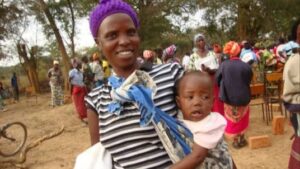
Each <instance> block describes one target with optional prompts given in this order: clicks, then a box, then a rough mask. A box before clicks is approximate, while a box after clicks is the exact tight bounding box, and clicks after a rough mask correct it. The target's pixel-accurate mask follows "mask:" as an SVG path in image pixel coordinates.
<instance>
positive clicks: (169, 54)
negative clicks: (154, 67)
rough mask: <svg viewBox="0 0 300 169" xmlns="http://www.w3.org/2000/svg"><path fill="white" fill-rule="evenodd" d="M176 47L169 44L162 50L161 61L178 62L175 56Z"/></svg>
mask: <svg viewBox="0 0 300 169" xmlns="http://www.w3.org/2000/svg"><path fill="white" fill-rule="evenodd" d="M176 51H177V47H176V46H175V45H171V46H169V47H167V48H166V49H165V50H163V53H162V60H163V63H179V60H178V59H177V58H176Z"/></svg>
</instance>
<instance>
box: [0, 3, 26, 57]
mask: <svg viewBox="0 0 300 169" xmlns="http://www.w3.org/2000/svg"><path fill="white" fill-rule="evenodd" d="M23 18H24V11H22V9H21V7H20V4H19V3H18V2H17V1H11V0H2V1H1V3H0V59H3V58H5V57H6V56H7V55H6V53H5V52H4V51H3V47H4V42H5V41H6V40H7V39H9V38H11V36H12V35H13V34H16V33H17V32H19V29H20V27H19V25H20V24H21V23H22V19H23Z"/></svg>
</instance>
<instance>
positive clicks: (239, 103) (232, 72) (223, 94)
mask: <svg viewBox="0 0 300 169" xmlns="http://www.w3.org/2000/svg"><path fill="white" fill-rule="evenodd" d="M223 52H224V54H227V55H229V56H230V60H227V61H224V62H222V64H221V66H220V68H219V69H218V71H217V74H216V79H217V82H218V85H219V86H220V93H219V95H220V96H219V97H220V98H221V100H222V101H223V102H224V113H225V118H226V120H227V126H226V129H225V135H226V136H227V137H229V138H232V137H233V146H234V147H235V148H240V147H243V146H245V145H246V143H247V142H246V139H245V137H244V133H245V131H246V129H247V127H248V124H249V106H248V104H249V102H250V99H251V98H250V97H251V94H250V82H251V79H252V70H251V67H250V65H249V64H247V63H245V62H243V61H241V60H240V59H239V54H240V47H239V45H238V43H236V42H234V41H230V42H228V43H226V45H225V47H224V49H223Z"/></svg>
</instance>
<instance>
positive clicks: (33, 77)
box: [17, 43, 40, 93]
mask: <svg viewBox="0 0 300 169" xmlns="http://www.w3.org/2000/svg"><path fill="white" fill-rule="evenodd" d="M17 50H18V54H19V56H20V57H21V58H23V60H24V63H23V64H24V67H25V70H26V73H27V76H28V80H29V83H30V85H31V86H32V87H33V89H34V92H36V93H39V92H40V85H39V78H38V74H37V71H36V59H35V54H36V53H32V54H31V57H30V58H28V55H27V50H26V46H25V45H24V44H20V43H19V44H17Z"/></svg>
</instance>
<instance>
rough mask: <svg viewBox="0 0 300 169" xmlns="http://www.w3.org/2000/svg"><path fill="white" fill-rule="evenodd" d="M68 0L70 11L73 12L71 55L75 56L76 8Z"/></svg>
mask: <svg viewBox="0 0 300 169" xmlns="http://www.w3.org/2000/svg"><path fill="white" fill-rule="evenodd" d="M67 2H68V6H69V8H70V12H71V20H72V22H71V24H72V30H71V33H70V35H69V36H70V40H71V56H72V57H75V43H74V36H75V24H76V23H75V16H74V10H73V6H72V3H71V1H70V0H67Z"/></svg>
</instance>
